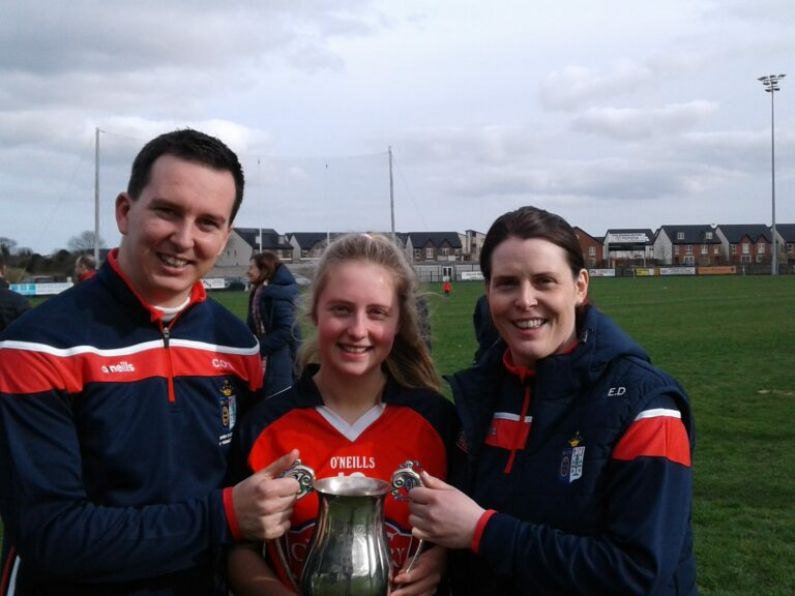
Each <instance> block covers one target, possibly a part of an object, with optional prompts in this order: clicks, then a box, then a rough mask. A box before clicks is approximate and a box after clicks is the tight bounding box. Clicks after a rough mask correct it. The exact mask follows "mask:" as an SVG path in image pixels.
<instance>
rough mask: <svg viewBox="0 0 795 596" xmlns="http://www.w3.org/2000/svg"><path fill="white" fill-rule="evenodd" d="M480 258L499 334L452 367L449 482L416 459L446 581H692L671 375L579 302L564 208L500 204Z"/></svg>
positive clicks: (678, 394)
mask: <svg viewBox="0 0 795 596" xmlns="http://www.w3.org/2000/svg"><path fill="white" fill-rule="evenodd" d="M480 266H481V270H482V271H483V276H484V278H485V280H486V293H487V295H488V302H489V306H490V309H491V316H492V319H493V321H494V324H495V326H496V328H497V330H498V332H499V334H500V336H501V338H502V341H500V342H498V343H497V344H496V345H495V346H494V347H493V348H491V349H490V350H489V351H488V352H487V354H486V355H485V357H484V359H483V361H482V362H481V363H479V364H478V365H477V366H475V367H474V368H472V369H469V370H467V371H464V372H462V373H459V374H457V375H455V376H453V377H452V379H451V386H452V389H453V394H454V397H455V402H456V406H457V409H458V412H459V416H460V418H461V422H462V425H463V431H464V438H465V441H464V443H465V445H464V447H465V448H466V451H467V473H466V477H465V480H464V481H463V483H462V484H463V492H461V491H459V490H457V489H455V488H453V487H451V486H449V485H447V484H445V483H444V482H442V481H440V480H438V479H435V478H431V477H430V475H428V474H423V480H424V484H425V487H426V488H416V489H414V490H412V491H411V516H410V517H409V521H410V522H411V524H412V525H413V526H414V527H415V535H416V536H418V537H421V538H425V539H428V540H430V541H432V542H434V543H436V544H439V545H443V546H447V547H448V548H454V549H466V550H463V551H461V552H460V553H456V556H457V557H458V555H460V559H458V558H457V559H456V560H455V561H454V562H453V564H452V565H453V567H454V573H455V575H456V587H457V590H456V592H455V593H456V594H530V593H532V594H692V593H695V592H696V586H695V563H694V559H693V551H692V532H691V526H690V512H691V481H692V477H691V461H690V455H691V451H692V448H693V422H692V417H691V413H690V408H689V406H688V402H687V397H686V395H685V392H684V390H683V389H682V387H681V386H680V385H679V384H678V383H677V382H676V381H675V380H674V379H672V378H671V377H669V376H668V375H666V374H665V373H664V372H662V371H660V370H659V369H656V368H654V367H653V366H652V365H651V364H650V362H649V358H648V356H647V355H646V354H645V353H644V352H643V350H642V349H641V348H640V347H639V346H638V345H637V344H635V343H634V342H633V341H632V340H631V339H630V338H629V337H628V336H627V335H625V334H624V333H623V332H622V331H621V330H620V329H619V328H618V327H617V326H616V325H615V324H614V323H612V322H611V321H610V320H609V319H608V318H607V317H606V316H604V315H603V314H601V313H600V312H599V311H598V310H597V309H596V308H595V307H593V306H590V305H588V304H587V298H588V281H589V280H588V271H587V269H586V268H585V265H584V262H583V257H582V253H581V249H580V246H579V243H578V241H577V237H576V236H575V234H574V231H573V230H572V228H571V227H570V226H569V224H567V223H566V222H565V221H564V220H563V219H562V218H560V217H558V216H557V215H553V214H551V213H548V212H546V211H543V210H540V209H536V208H534V207H523V208H521V209H518V210H516V211H513V212H510V213H506V214H504V215H503V216H501V217H500V218H498V219H497V220H496V221H495V222H494V224H493V225H492V227H491V229H490V230H489V232H488V234H487V236H486V240H485V242H484V244H483V249H482V253H481V262H480ZM465 493H466V494H465ZM467 495H468V496H467Z"/></svg>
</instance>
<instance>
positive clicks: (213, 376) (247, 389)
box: [0, 130, 298, 596]
mask: <svg viewBox="0 0 795 596" xmlns="http://www.w3.org/2000/svg"><path fill="white" fill-rule="evenodd" d="M243 184H244V180H243V171H242V169H241V167H240V163H239V161H238V159H237V156H236V155H235V154H234V153H233V152H232V151H231V150H230V149H229V148H228V147H227V146H226V145H224V144H223V143H222V142H221V141H220V140H218V139H216V138H214V137H210V136H208V135H205V134H203V133H201V132H198V131H195V130H179V131H175V132H171V133H166V134H163V135H160V136H158V137H157V138H155V139H153V140H152V141H150V142H149V143H147V144H146V145H145V146H144V147H143V149H141V151H140V152H139V154H138V156H137V157H136V158H135V161H134V163H133V166H132V172H131V175H130V181H129V184H128V187H127V191H126V192H122V193H121V194H119V195H118V197H117V198H116V206H115V208H116V223H117V226H118V229H119V232H120V233H121V235H122V239H121V244H120V246H119V247H118V248H117V249H114V250H112V251H111V252H110V254H109V255H108V258H107V260H106V261H105V263H104V264H103V266H102V268H101V269H100V271H99V273H98V274H97V275H96V277H95V278H93V279H92V280H91V281H89V282H87V283H82V284H78V285H76V286H74V287H72V288H70V289H69V290H66V291H65V292H62V293H61V294H59V295H57V296H55V297H53V298H50V299H49V300H47V301H46V302H45V303H44V304H42V305H40V306H38V307H37V308H36V309H34V310H33V311H31V312H30V314H28V315H26V316H25V317H24V319H22V320H17V321H15V322H14V323H12V324H11V326H10V327H9V328H8V329H6V331H5V334H4V335H3V337H2V341H0V461H2V465H0V515H2V520H3V524H4V535H3V541H4V545H3V550H4V563H3V566H2V569H3V573H2V576H0V577H2V583H3V585H0V593H3V594H6V593H16V594H37V595H38V594H41V595H48V594H58V595H77V594H80V595H86V594H95V595H100V594H101V595H104V594H114V595H117V596H118V595H132V594H135V595H136V596H142V595H158V596H165V595H173V596H177V595H184V594H192V595H193V594H197V595H214V596H215V595H217V596H221V595H224V596H226V594H227V593H228V592H227V590H226V586H225V581H224V576H225V574H224V571H225V564H224V561H223V556H224V554H225V551H226V549H227V548H228V547H229V546H231V545H232V544H233V543H234V542H235V541H236V540H239V539H243V538H246V539H264V538H272V537H275V536H279V535H281V533H282V532H284V530H285V529H286V528H287V527H288V526H289V522H288V520H289V512H290V510H291V506H292V503H293V501H294V500H295V496H296V492H297V490H298V484H297V482H296V481H295V480H294V479H292V478H276V477H277V476H279V475H280V474H281V472H282V471H283V470H284V469H286V468H287V467H289V466H290V465H291V464H292V463H293V462H294V460H295V459H296V458H297V457H298V453H297V452H295V451H290V452H286V453H285V454H283V455H282V456H281V457H280V458H275V461H274V462H273V463H271V462H269V464H270V465H266V466H263V467H264V469H263V472H262V473H260V474H256V475H253V476H251V477H250V478H247V479H246V480H244V481H242V482H241V483H239V484H237V485H235V486H227V487H225V486H224V479H225V477H226V473H227V456H228V451H229V449H230V445H231V441H232V431H233V429H234V427H235V425H236V421H237V417H238V415H239V413H240V412H241V411H242V410H243V409H245V406H246V405H247V404H248V403H249V402H251V401H252V398H253V396H254V394H255V393H256V392H257V391H258V390H259V388H260V386H261V384H262V367H261V364H260V357H259V353H258V349H257V342H256V339H255V338H254V337H253V336H252V335H251V333H250V332H249V330H248V329H247V328H246V326H245V324H244V323H242V322H241V321H240V320H239V319H238V318H237V317H236V316H235V315H233V314H232V313H230V312H229V311H227V310H226V309H224V308H223V307H221V306H220V305H219V304H217V303H216V302H214V301H213V300H211V299H209V298H208V296H207V294H206V292H205V291H204V287H203V285H202V283H201V281H200V280H201V278H202V277H203V276H204V275H205V274H206V273H207V272H208V271H209V270H210V269H211V268H212V267H213V264H214V263H215V260H216V258H217V257H218V255H219V254H220V253H221V252H222V251H223V249H224V246H225V244H226V242H227V239H228V238H229V234H230V232H231V230H232V221H233V220H234V218H235V214H236V213H237V211H238V208H239V207H240V203H241V201H242V199H243Z"/></svg>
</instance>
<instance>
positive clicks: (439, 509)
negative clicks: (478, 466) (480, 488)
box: [409, 471, 485, 548]
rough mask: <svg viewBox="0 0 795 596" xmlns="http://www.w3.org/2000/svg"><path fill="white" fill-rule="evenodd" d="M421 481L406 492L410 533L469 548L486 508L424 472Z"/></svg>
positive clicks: (433, 541) (454, 546)
mask: <svg viewBox="0 0 795 596" xmlns="http://www.w3.org/2000/svg"><path fill="white" fill-rule="evenodd" d="M422 484H423V486H421V487H419V486H418V487H417V488H413V489H411V490H410V491H409V512H410V515H409V523H410V524H411V526H412V528H413V529H412V534H413V535H414V536H415V537H416V538H422V539H423V540H427V541H428V542H432V543H433V544H438V545H441V546H444V547H447V548H469V546H470V544H471V543H472V537H473V536H474V534H475V526H476V525H477V523H478V520H479V519H480V516H481V515H483V513H484V511H485V509H483V508H482V507H481V506H480V505H478V504H477V503H475V501H473V500H472V499H470V498H469V497H468V496H466V495H465V494H464V493H462V492H461V491H460V490H458V489H456V488H453V487H452V486H450V485H449V484H447V483H446V482H443V481H442V480H439V479H438V478H435V477H433V476H431V475H430V474H428V473H427V472H425V471H423V472H422Z"/></svg>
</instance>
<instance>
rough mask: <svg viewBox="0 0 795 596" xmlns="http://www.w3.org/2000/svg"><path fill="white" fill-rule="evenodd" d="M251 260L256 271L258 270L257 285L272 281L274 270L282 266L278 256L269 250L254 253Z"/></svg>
mask: <svg viewBox="0 0 795 596" xmlns="http://www.w3.org/2000/svg"><path fill="white" fill-rule="evenodd" d="M251 260H252V261H254V264H255V265H256V266H257V269H259V270H260V279H259V281H258V282H257V283H263V282H266V281H267V282H269V281H270V280H272V279H273V274H274V273H276V269H278V268H279V265H281V264H282V262H281V260H280V259H279V256H278V255H277V254H276V253H274V252H271V251H269V250H266V251H264V252H257V253H254V254H253V255H251Z"/></svg>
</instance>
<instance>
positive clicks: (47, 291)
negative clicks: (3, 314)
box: [10, 281, 74, 296]
mask: <svg viewBox="0 0 795 596" xmlns="http://www.w3.org/2000/svg"><path fill="white" fill-rule="evenodd" d="M73 285H74V284H73V283H72V282H70V281H65V282H55V283H41V284H11V286H10V287H11V289H12V290H13V291H15V292H17V293H19V294H22V295H23V296H54V295H55V294H60V293H61V292H63V291H64V290H68V289H69V288H71V287H72V286H73Z"/></svg>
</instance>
